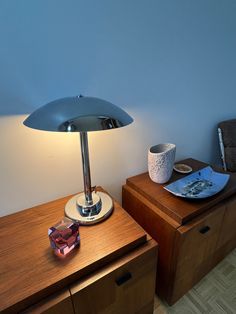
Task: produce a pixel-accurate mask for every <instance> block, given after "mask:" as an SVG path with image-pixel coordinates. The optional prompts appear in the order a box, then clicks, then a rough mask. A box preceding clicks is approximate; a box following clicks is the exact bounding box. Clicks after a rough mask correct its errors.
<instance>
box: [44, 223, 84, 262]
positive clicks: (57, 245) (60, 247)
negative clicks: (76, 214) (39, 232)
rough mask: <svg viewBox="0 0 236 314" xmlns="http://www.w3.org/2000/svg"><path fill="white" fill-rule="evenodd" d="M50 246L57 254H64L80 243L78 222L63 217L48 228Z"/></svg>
mask: <svg viewBox="0 0 236 314" xmlns="http://www.w3.org/2000/svg"><path fill="white" fill-rule="evenodd" d="M48 236H49V240H50V243H51V247H52V248H53V250H54V252H55V253H56V255H58V256H66V255H67V254H68V253H69V252H71V251H72V250H73V249H74V248H75V247H76V246H78V245H79V243H80V236H79V223H78V222H75V221H73V220H71V219H69V218H66V217H64V218H63V219H62V220H61V221H59V222H58V223H57V224H55V225H54V226H52V227H51V228H49V229H48Z"/></svg>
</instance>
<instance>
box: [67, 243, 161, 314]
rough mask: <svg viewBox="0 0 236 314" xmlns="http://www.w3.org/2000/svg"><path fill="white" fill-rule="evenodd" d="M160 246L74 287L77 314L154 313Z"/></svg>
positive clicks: (146, 248)
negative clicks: (158, 249)
mask: <svg viewBox="0 0 236 314" xmlns="http://www.w3.org/2000/svg"><path fill="white" fill-rule="evenodd" d="M156 262H157V246H156V243H155V241H153V240H151V241H148V243H147V244H146V245H145V246H144V247H142V248H140V249H139V250H137V251H135V252H132V253H130V254H128V255H126V256H125V257H123V258H121V259H119V260H118V261H116V262H113V263H112V264H111V265H109V266H107V267H105V268H103V269H102V270H99V271H98V272H96V273H94V274H92V275H91V276H89V277H87V278H85V279H84V280H83V281H79V282H77V283H76V284H74V285H73V286H71V288H70V290H71V295H72V299H73V304H74V308H75V313H78V314H87V313H89V314H90V313H96V314H98V313H103V314H107V313H112V314H115V313H121V314H122V313H126V314H129V313H142V314H145V313H150V314H151V313H152V312H153V301H154V290H155V278H156Z"/></svg>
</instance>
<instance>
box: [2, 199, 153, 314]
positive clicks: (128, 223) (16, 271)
mask: <svg viewBox="0 0 236 314" xmlns="http://www.w3.org/2000/svg"><path fill="white" fill-rule="evenodd" d="M68 199H69V197H65V198H62V199H59V200H56V201H53V202H50V203H47V204H43V205H39V206H36V207H34V208H31V209H27V210H24V211H21V212H18V213H16V214H12V215H9V216H5V217H2V218H0V312H1V313H47V314H56V313H57V314H60V313H63V314H72V313H82V314H86V313H148V314H149V313H152V311H153V302H154V292H155V279H156V262H157V244H156V242H155V241H154V240H152V239H151V237H150V236H149V235H147V233H146V232H145V231H144V230H143V229H142V228H141V227H140V226H139V225H138V224H137V223H136V222H135V221H134V220H133V219H132V218H131V217H130V216H129V215H128V214H127V212H126V211H124V210H123V209H122V208H121V206H119V204H118V203H116V202H115V208H114V212H113V213H112V215H111V216H110V217H109V218H108V219H107V220H105V221H103V222H101V223H99V224H97V225H93V226H80V237H81V244H80V247H79V248H76V249H75V250H74V251H73V252H71V254H70V255H68V256H67V257H65V258H64V259H61V258H59V257H57V256H56V255H54V254H53V251H52V249H51V248H50V244H49V239H48V235H47V231H48V228H49V227H51V226H52V225H54V224H55V223H56V222H58V221H59V220H60V219H61V218H62V217H63V216H64V206H65V204H66V202H67V201H68Z"/></svg>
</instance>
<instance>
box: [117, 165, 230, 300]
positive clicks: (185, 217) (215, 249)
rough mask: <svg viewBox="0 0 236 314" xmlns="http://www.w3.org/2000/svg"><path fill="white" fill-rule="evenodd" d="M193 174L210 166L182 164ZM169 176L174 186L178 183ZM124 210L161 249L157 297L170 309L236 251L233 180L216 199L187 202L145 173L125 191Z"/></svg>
mask: <svg viewBox="0 0 236 314" xmlns="http://www.w3.org/2000/svg"><path fill="white" fill-rule="evenodd" d="M182 162H183V163H185V164H188V165H189V166H191V167H192V168H193V171H197V170H199V169H201V168H203V167H206V166H208V165H207V164H205V163H202V162H200V161H197V160H194V159H186V160H184V161H182ZM182 177H183V175H182V174H178V173H176V172H173V175H172V177H171V180H170V181H169V182H168V184H169V183H170V182H173V181H175V180H178V179H180V178H182ZM123 208H125V209H126V210H127V212H128V213H130V214H131V216H132V217H133V218H134V219H135V220H136V221H137V222H138V223H139V224H140V225H141V226H143V228H144V229H145V230H146V231H147V232H148V233H149V234H150V235H151V236H152V237H153V238H154V239H155V240H156V241H158V244H159V255H158V264H157V278H158V281H157V285H156V290H157V293H158V294H159V295H160V296H161V297H162V298H164V299H165V300H166V301H167V302H168V303H169V304H170V305H172V304H173V303H175V302H176V301H177V300H178V299H179V298H180V297H181V296H183V295H184V294H185V293H186V292H187V291H188V290H189V289H190V288H191V287H193V286H194V284H196V283H197V282H198V281H199V280H200V279H201V278H202V277H203V276H204V275H205V274H207V272H209V270H210V269H212V268H213V267H214V266H215V265H216V264H217V263H218V262H219V261H220V260H221V259H223V258H224V256H225V255H226V254H227V253H229V252H230V251H231V250H232V249H233V248H234V247H235V246H236V174H231V175H230V180H229V182H228V183H227V186H226V187H225V188H224V190H222V191H221V192H220V193H218V194H217V195H215V196H212V197H210V198H207V199H204V200H201V201H200V200H198V201H197V200H195V201H189V200H185V199H183V198H179V197H176V196H174V195H172V194H171V193H169V192H167V191H166V190H165V189H163V185H161V184H156V183H154V182H152V181H151V179H150V178H149V175H148V173H143V174H140V175H137V176H135V177H132V178H129V179H127V181H126V185H124V186H123Z"/></svg>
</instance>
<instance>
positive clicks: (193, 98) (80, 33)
mask: <svg viewBox="0 0 236 314" xmlns="http://www.w3.org/2000/svg"><path fill="white" fill-rule="evenodd" d="M235 17H236V1H234V0H225V1H223V0H195V1H194V0H178V1H176V0H172V1H170V0H161V1H158V0H148V1H144V0H143V1H141V0H133V1H131V0H119V1H111V0H110V1H109V0H107V1H106V0H99V1H95V0H94V1H91V0H84V1H79V0H76V1H75V0H69V1H62V0H22V1H19V0H1V2H0V41H1V42H0V114H1V115H2V116H9V115H17V114H27V113H30V112H32V111H33V110H34V109H35V108H37V107H38V106H40V105H42V104H44V103H46V102H48V101H51V100H54V99H56V98H60V97H65V96H72V95H77V94H83V95H90V96H96V97H101V98H104V99H106V100H109V101H111V102H113V103H115V104H117V105H119V106H121V107H123V108H124V109H125V110H127V111H128V112H129V113H131V114H132V115H133V116H134V118H135V119H136V126H135V134H136V137H137V138H138V139H139V142H137V143H135V145H139V148H138V152H139V156H135V157H134V156H132V154H131V153H129V152H127V156H126V158H128V159H131V160H132V158H133V159H135V160H137V158H140V164H139V166H135V163H134V167H133V169H132V170H131V172H132V173H135V172H138V171H140V170H142V169H143V170H145V169H146V159H145V158H146V149H147V148H148V146H150V145H154V144H157V143H160V142H174V143H176V144H177V159H180V158H183V157H189V156H192V157H195V158H199V159H202V160H204V161H206V162H219V158H218V142H217V136H216V125H217V123H218V121H220V120H224V119H228V118H233V117H236V88H235V82H236V57H235V56H236V18H235ZM0 129H1V125H0ZM1 136H4V135H1ZM130 145H132V143H130ZM142 153H143V155H145V158H144V157H143V156H140V154H141V155H142ZM6 158H7V157H6ZM121 166H122V165H121ZM129 174H130V173H127V175H129ZM124 175H125V174H124ZM123 179H124V178H123ZM114 184H116V185H117V186H116V188H117V189H118V188H120V185H121V182H120V181H119V180H118V181H117V182H116V183H114Z"/></svg>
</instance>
